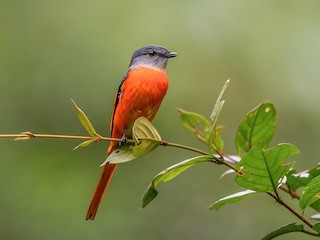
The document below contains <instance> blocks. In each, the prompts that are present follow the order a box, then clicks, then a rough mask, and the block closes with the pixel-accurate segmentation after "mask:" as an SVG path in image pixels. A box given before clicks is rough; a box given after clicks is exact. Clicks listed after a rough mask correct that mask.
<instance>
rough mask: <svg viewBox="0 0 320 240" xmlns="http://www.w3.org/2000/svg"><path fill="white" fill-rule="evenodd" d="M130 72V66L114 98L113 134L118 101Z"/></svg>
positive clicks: (111, 127)
mask: <svg viewBox="0 0 320 240" xmlns="http://www.w3.org/2000/svg"><path fill="white" fill-rule="evenodd" d="M129 73H130V68H128V70H127V71H126V73H125V74H124V76H123V78H122V80H121V83H120V86H119V88H118V91H117V93H116V96H115V98H114V102H113V109H112V117H111V122H110V133H111V135H112V130H113V119H114V115H115V112H116V109H117V107H118V103H119V101H120V99H121V95H122V92H123V88H122V87H123V84H124V82H125V81H126V79H127V77H128V75H129Z"/></svg>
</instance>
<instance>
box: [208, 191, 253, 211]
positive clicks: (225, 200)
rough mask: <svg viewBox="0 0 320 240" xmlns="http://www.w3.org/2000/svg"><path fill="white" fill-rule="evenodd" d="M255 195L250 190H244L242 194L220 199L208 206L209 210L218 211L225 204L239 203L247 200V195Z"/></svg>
mask: <svg viewBox="0 0 320 240" xmlns="http://www.w3.org/2000/svg"><path fill="white" fill-rule="evenodd" d="M253 193H256V192H255V191H252V190H244V191H242V192H238V193H235V194H232V195H230V196H227V197H224V198H221V199H220V200H218V201H216V202H215V203H213V204H212V205H211V206H210V208H209V209H210V210H219V209H220V208H221V207H223V206H224V205H226V204H227V203H235V202H239V201H240V200H242V199H245V198H247V197H248V196H249V195H251V194H253Z"/></svg>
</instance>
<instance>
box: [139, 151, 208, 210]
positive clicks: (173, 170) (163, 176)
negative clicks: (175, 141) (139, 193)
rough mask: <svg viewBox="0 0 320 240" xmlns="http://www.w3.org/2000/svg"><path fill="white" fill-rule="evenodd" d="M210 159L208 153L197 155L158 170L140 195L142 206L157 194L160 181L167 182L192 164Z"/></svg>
mask: <svg viewBox="0 0 320 240" xmlns="http://www.w3.org/2000/svg"><path fill="white" fill-rule="evenodd" d="M212 159H213V158H212V156H210V155H203V156H198V157H194V158H191V159H187V160H184V161H182V162H180V163H177V164H175V165H173V166H171V167H168V168H167V169H165V170H163V171H162V172H160V173H159V174H158V175H156V176H155V177H154V178H153V180H152V183H151V184H150V185H149V186H148V187H147V189H146V191H145V192H144V194H143V197H142V207H143V208H144V207H145V206H147V205H148V204H149V203H150V202H151V201H152V200H153V199H154V198H155V197H156V196H157V194H158V191H157V190H156V188H157V185H158V184H159V183H160V182H164V183H165V182H168V181H170V180H172V179H173V178H175V177H177V176H178V175H179V174H181V173H182V172H184V171H185V170H187V169H188V168H189V167H191V166H192V165H194V164H196V163H201V162H212Z"/></svg>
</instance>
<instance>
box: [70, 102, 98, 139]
mask: <svg viewBox="0 0 320 240" xmlns="http://www.w3.org/2000/svg"><path fill="white" fill-rule="evenodd" d="M71 101H72V103H73V106H74V108H75V110H76V114H77V116H78V118H79V120H80V122H81V124H82V126H83V127H84V129H85V130H86V131H87V132H88V133H89V135H90V136H96V135H97V133H96V130H95V129H94V128H93V126H92V124H91V122H90V120H89V118H88V117H87V116H86V114H85V113H84V112H83V111H82V110H81V109H80V108H79V107H78V106H77V104H76V103H75V101H73V100H72V99H71Z"/></svg>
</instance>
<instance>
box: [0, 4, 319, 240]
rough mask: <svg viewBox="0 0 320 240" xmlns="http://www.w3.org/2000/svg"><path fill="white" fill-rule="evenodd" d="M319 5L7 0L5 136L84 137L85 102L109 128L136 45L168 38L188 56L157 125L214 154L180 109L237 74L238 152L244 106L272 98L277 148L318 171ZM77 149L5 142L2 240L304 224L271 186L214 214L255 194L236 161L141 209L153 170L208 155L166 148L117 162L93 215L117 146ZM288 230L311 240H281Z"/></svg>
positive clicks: (230, 125)
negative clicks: (110, 150) (188, 127)
mask: <svg viewBox="0 0 320 240" xmlns="http://www.w3.org/2000/svg"><path fill="white" fill-rule="evenodd" d="M319 9H320V2H319V1H316V0H314V1H311V0H310V1H309V0H308V1H298V0H296V1H295V0H293V1H292V0H291V1H289V0H287V1H247V0H239V1H217V0H198V1H182V0H180V1H169V0H164V1H157V2H156V1H145V0H141V1H140V0H137V1H122V0H118V1H101V0H93V1H86V0H84V1H72V0H71V1H61V0H58V1H48V0H44V1H43V0H42V1H39V0H28V1H23V0H20V1H19V0H18V1H15V0H14V1H12V0H1V7H0V109H1V117H0V133H19V132H22V131H26V130H30V131H32V132H34V133H55V134H58V133H59V134H76V135H84V134H85V132H84V130H83V128H82V126H81V125H80V123H79V122H78V120H77V118H76V115H75V113H74V110H73V107H72V105H71V102H70V98H73V99H74V100H75V101H76V102H77V103H78V105H79V106H80V107H81V108H82V109H83V110H84V111H85V112H86V113H87V115H88V116H89V118H90V119H91V121H92V123H93V124H94V126H95V128H96V129H97V131H98V132H99V133H101V134H102V135H106V136H108V134H109V129H108V128H109V118H110V114H111V109H112V102H113V97H114V93H115V91H116V89H117V86H118V84H119V82H120V80H121V79H122V76H123V74H124V72H125V70H126V68H127V66H128V64H129V61H130V57H131V54H132V52H133V51H134V50H135V49H137V48H140V47H142V46H144V45H148V44H160V45H164V46H166V47H167V48H169V49H170V50H172V51H177V52H179V57H178V58H176V59H173V60H172V61H171V62H170V63H169V66H168V75H169V79H170V88H169V91H168V94H167V96H166V98H165V100H164V102H163V104H162V107H161V108H160V111H159V112H158V115H157V117H156V119H155V121H154V125H155V126H156V127H157V129H158V130H159V132H160V134H161V135H162V137H163V138H164V139H166V140H168V141H172V142H178V143H183V144H188V145H192V146H195V147H199V148H202V147H203V146H202V145H201V143H198V142H197V141H196V140H195V139H194V138H193V136H191V135H190V134H189V133H188V132H186V131H185V130H184V129H183V127H182V126H181V124H180V119H179V117H178V114H177V111H176V108H177V107H180V108H184V109H186V110H189V111H195V112H198V113H201V114H203V115H205V116H209V115H210V113H211V110H212V107H213V104H214V102H215V99H216V97H217V94H218V93H219V91H220V89H221V87H222V85H223V83H224V82H225V80H226V79H228V78H231V84H230V86H229V89H228V91H227V94H226V97H225V99H226V104H225V107H224V109H223V112H222V114H221V118H220V123H221V124H224V125H225V126H226V127H227V128H226V130H225V132H224V133H223V137H224V139H225V145H226V151H227V152H229V153H235V147H234V135H235V132H236V130H237V126H238V123H239V122H240V120H241V118H242V117H243V116H244V115H245V113H247V112H248V111H249V110H251V109H252V108H253V107H255V106H256V105H258V104H259V103H261V102H262V101H264V100H266V99H270V100H271V101H272V102H273V103H274V104H275V106H276V108H277V110H278V114H279V120H278V121H277V133H276V136H275V139H274V140H273V142H272V145H275V144H277V143H279V142H290V143H292V144H294V145H296V146H297V147H299V148H300V149H301V152H302V153H301V155H299V156H295V157H294V158H292V159H291V160H295V161H297V163H296V165H295V166H296V168H297V169H298V170H304V169H307V168H311V167H313V166H314V165H316V164H317V162H318V161H319V159H318V158H319V156H320V149H319V140H320V127H319V121H320V111H319V100H320V96H319V89H320V88H319V87H320V83H319V77H320V68H319V62H320V44H319V43H320V28H319V23H320V14H319ZM78 143H79V142H78V141H73V140H46V139H32V140H30V141H20V142H17V141H12V140H8V139H6V140H4V139H2V140H0V156H1V157H0V163H1V165H0V192H1V197H0V212H1V214H0V239H186V240H187V239H258V238H260V237H262V236H264V235H265V234H266V233H267V232H269V231H271V230H273V229H275V228H277V227H279V226H282V225H284V224H286V223H291V222H297V221H298V220H297V219H295V218H294V217H293V215H291V214H290V213H289V212H288V211H286V210H285V209H283V208H282V207H280V206H279V205H277V204H276V203H275V202H274V200H273V199H271V198H270V197H268V196H266V195H264V194H258V195H257V196H254V197H250V198H248V199H246V200H244V201H242V202H240V203H237V204H234V205H229V206H226V207H224V208H223V209H221V210H220V211H218V212H212V211H209V210H208V207H209V206H210V205H211V204H212V203H213V202H214V201H216V200H218V199H220V198H222V197H224V196H226V195H229V194H232V193H234V192H236V191H239V190H242V189H241V188H240V187H238V186H237V185H235V183H234V182H233V177H232V176H231V175H230V176H227V177H225V178H224V179H222V180H219V177H220V175H221V173H223V172H224V171H225V170H226V168H224V167H223V166H216V165H208V164H199V165H197V166H195V167H193V168H191V169H189V170H188V171H187V172H185V173H184V174H182V175H181V176H179V177H178V178H176V179H175V180H173V181H172V182H170V183H167V184H160V185H159V191H160V192H159V195H158V197H157V198H156V199H155V200H154V201H153V202H152V203H151V204H150V205H149V206H148V207H147V208H146V209H144V210H140V206H141V202H140V199H141V196H142V194H143V192H144V189H145V188H146V187H147V185H148V184H149V182H150V181H151V179H152V178H153V176H154V175H156V174H157V173H158V172H160V171H162V170H163V169H164V168H166V167H168V166H170V165H171V164H174V163H176V162H179V161H181V160H184V159H186V158H190V157H193V156H195V155H194V154H193V153H190V152H186V151H182V150H178V149H171V148H161V147H160V148H158V149H157V150H156V151H154V152H152V153H151V154H150V155H148V156H146V157H143V158H141V159H137V160H136V161H132V162H130V163H127V164H123V165H121V166H119V167H118V169H117V171H116V174H115V176H114V179H113V181H112V184H111V186H110V188H109V190H108V192H107V195H106V198H105V199H104V201H103V202H102V205H101V206H100V209H99V212H98V214H97V216H96V219H95V221H94V222H86V221H85V220H84V217H85V213H86V211H87V207H88V205H89V202H90V200H91V196H92V193H93V190H94V188H95V185H96V183H97V180H98V177H99V175H100V171H101V169H100V168H99V165H100V164H101V163H102V161H104V159H105V157H106V148H107V143H99V144H94V145H92V146H90V147H88V148H85V149H79V150H77V151H72V148H73V147H74V146H75V145H77V144H78ZM294 205H295V206H297V205H296V204H294ZM289 237H290V239H301V237H303V238H304V239H309V238H308V237H306V236H302V235H300V234H296V235H294V234H291V235H288V236H284V237H280V238H279V239H289ZM310 239H311V238H310Z"/></svg>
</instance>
